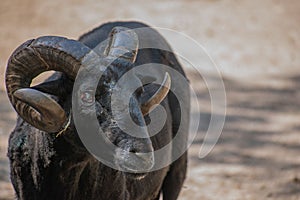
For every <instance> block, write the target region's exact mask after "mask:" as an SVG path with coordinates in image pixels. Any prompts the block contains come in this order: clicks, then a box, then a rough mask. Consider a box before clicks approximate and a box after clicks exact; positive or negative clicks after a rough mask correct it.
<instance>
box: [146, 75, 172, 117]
mask: <svg viewBox="0 0 300 200" xmlns="http://www.w3.org/2000/svg"><path fill="white" fill-rule="evenodd" d="M170 87H171V78H170V75H169V73H168V72H166V74H165V77H164V80H163V82H162V84H161V86H160V87H159V88H158V90H157V91H156V92H155V93H154V94H153V95H152V96H151V97H149V98H147V99H144V100H143V102H141V111H142V113H143V115H147V114H148V113H150V112H151V111H152V110H153V109H154V108H155V107H156V106H157V105H158V104H160V103H161V102H162V101H163V100H164V98H165V97H166V96H167V94H168V93H169V90H170Z"/></svg>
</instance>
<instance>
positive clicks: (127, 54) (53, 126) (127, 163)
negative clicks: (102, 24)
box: [6, 27, 171, 172]
mask: <svg viewBox="0 0 300 200" xmlns="http://www.w3.org/2000/svg"><path fill="white" fill-rule="evenodd" d="M100 49H103V52H101V55H98V54H96V53H95V52H94V51H93V50H91V49H90V48H89V47H87V46H85V45H84V44H82V43H81V42H79V41H76V40H69V39H66V38H63V37H56V36H45V37H39V38H37V39H33V40H29V41H27V42H25V43H23V44H22V45H21V46H19V47H18V48H17V49H16V50H15V51H14V53H13V54H12V55H11V57H10V59H9V61H8V66H7V71H6V87H7V93H8V97H9V100H10V102H11V104H12V105H13V107H14V108H15V110H16V111H17V113H18V114H19V116H20V117H21V118H23V119H24V120H25V121H26V122H28V123H29V124H31V125H32V126H34V127H35V128H37V129H40V130H42V131H46V132H49V133H57V132H59V131H60V130H61V129H62V128H63V127H64V126H65V124H66V123H67V121H68V116H67V114H66V110H64V109H63V108H62V106H61V104H60V103H59V102H57V101H56V100H55V99H53V98H52V97H51V96H50V95H49V94H47V93H45V92H43V91H44V90H45V91H51V90H54V88H56V89H58V88H64V87H66V85H67V84H66V85H64V83H62V82H61V80H56V81H52V82H51V81H50V82H46V83H42V84H41V86H39V87H31V82H32V80H33V78H35V77H36V76H38V75H39V74H41V73H42V72H45V71H49V70H54V71H60V72H63V74H64V75H66V76H67V77H69V79H70V80H72V81H74V80H75V79H76V77H77V75H78V74H79V72H80V70H86V71H88V72H89V73H93V72H99V71H100V72H101V74H102V76H101V77H100V78H99V77H94V76H88V77H80V78H79V81H78V82H77V83H78V87H76V91H73V94H75V97H76V98H75V99H76V101H74V102H75V107H76V109H77V111H78V112H79V113H80V115H83V116H84V117H89V116H96V118H97V121H98V123H99V125H100V126H101V128H102V130H103V132H104V134H105V137H107V138H108V139H109V141H110V142H111V143H113V144H114V145H116V146H117V147H119V149H121V151H118V152H116V162H117V163H118V164H119V165H120V167H121V168H123V169H125V170H129V171H132V172H136V171H138V169H146V170H149V169H151V168H152V167H153V165H154V157H153V146H152V143H151V140H150V137H149V134H148V132H147V129H146V128H144V129H139V130H141V131H140V133H139V134H140V135H141V137H139V138H137V137H134V136H131V135H130V134H128V132H130V130H127V131H128V132H127V131H124V130H123V129H121V128H120V126H119V125H118V124H117V123H116V121H118V122H121V123H122V120H123V119H122V116H123V115H122V109H123V108H125V107H128V108H129V109H128V111H129V114H130V116H131V119H132V121H134V123H135V124H137V125H138V126H140V127H144V126H145V124H146V123H145V120H144V116H145V115H147V114H148V113H149V112H150V111H151V110H152V109H153V108H154V107H155V106H156V105H158V104H159V103H160V102H161V101H162V100H163V99H164V98H165V97H166V95H167V94H168V91H169V88H170V83H171V80H170V76H169V75H168V74H167V73H166V74H165V78H164V80H163V82H162V84H161V86H160V87H158V88H156V90H155V91H153V88H151V89H147V87H143V83H142V82H143V80H142V79H143V77H140V76H138V75H136V74H134V71H133V70H132V69H133V67H134V63H135V60H136V56H137V53H138V36H137V35H136V33H135V32H134V31H133V30H128V29H125V28H122V27H116V28H114V29H113V30H112V31H111V34H110V37H109V40H108V41H107V42H104V43H103V45H102V47H101V48H100ZM129 71H131V72H132V73H133V74H132V76H130V77H131V80H130V81H129V83H128V84H131V83H133V84H135V83H137V84H138V85H141V86H142V87H140V88H138V89H137V90H136V91H135V92H134V93H133V94H132V95H131V98H130V101H129V103H128V102H124V101H123V100H122V98H116V99H112V95H113V89H114V91H118V90H119V91H120V92H121V93H122V91H123V92H125V93H126V91H127V90H126V88H127V87H128V86H126V85H121V86H116V83H117V82H118V80H119V79H120V78H121V77H122V76H123V75H124V74H125V73H127V72H129ZM81 74H84V73H81ZM82 76H84V75H82ZM72 83H74V82H72ZM95 84H96V86H95ZM118 87H119V88H118ZM45 88H46V89H45ZM62 91H64V90H63V89H62ZM53 94H56V93H55V91H53ZM69 95H71V94H69ZM121 96H122V95H121ZM59 98H60V97H59V96H58V99H59ZM113 106H117V107H118V109H117V110H118V112H117V113H116V114H114V113H113V109H114V108H113ZM72 109H75V108H74V106H73V107H72ZM116 117H117V118H118V119H115V118H116ZM123 123H126V121H123ZM126 132H127V133H126ZM87 134H88V133H87ZM149 152H150V154H149ZM151 152H152V153H151Z"/></svg>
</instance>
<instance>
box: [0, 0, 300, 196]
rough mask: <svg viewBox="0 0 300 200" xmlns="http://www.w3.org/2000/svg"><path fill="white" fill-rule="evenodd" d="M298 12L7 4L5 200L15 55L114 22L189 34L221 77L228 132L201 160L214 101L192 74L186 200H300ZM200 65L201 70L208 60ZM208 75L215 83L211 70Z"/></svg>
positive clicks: (260, 7)
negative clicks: (192, 133)
mask: <svg viewBox="0 0 300 200" xmlns="http://www.w3.org/2000/svg"><path fill="white" fill-rule="evenodd" d="M299 10H300V1H298V0H285V1H280V0H272V1H271V0H264V1H259V0H252V1H238V0H227V1H225V0H201V1H200V0H199V1H197V0H185V1H184V0H181V1H164V0H160V1H138V0H135V1H121V0H120V1H115V0H111V1H105V2H103V1H99V0H98V1H97V0H86V1H79V0H68V1H58V0H52V1H38V0H2V1H1V3H0V67H1V69H0V70H1V76H0V79H1V84H0V85H1V86H0V100H1V106H0V112H1V114H0V199H13V198H14V195H13V191H12V187H11V185H10V183H9V169H8V160H7V158H6V149H7V140H8V135H9V133H10V131H11V130H12V128H13V126H14V123H15V113H14V111H13V110H12V108H11V106H10V105H9V103H8V101H7V97H6V94H5V90H4V88H5V87H4V79H3V77H4V74H5V67H6V62H7V60H8V57H9V55H10V54H11V53H12V51H13V50H14V49H15V48H16V47H17V46H18V45H20V44H21V43H23V42H24V41H26V40H28V39H31V38H35V37H38V36H41V35H60V36H65V37H68V38H75V39H76V38H78V36H79V35H81V34H83V33H85V32H87V31H88V30H90V29H92V28H94V27H96V26H97V25H100V24H102V23H104V22H107V21H113V20H138V21H143V22H146V23H148V24H149V25H152V26H157V27H164V28H170V29H174V30H177V31H180V32H183V33H185V34H187V35H189V36H190V37H192V38H194V39H195V40H196V41H197V42H198V43H200V44H201V45H202V46H203V47H204V48H205V49H206V50H207V52H208V53H209V55H210V56H211V57H212V58H213V60H214V61H215V62H216V64H217V65H218V67H219V70H220V71H221V73H222V75H223V78H224V83H225V86H226V93H227V104H228V107H227V118H226V124H225V127H224V130H223V133H222V136H221V138H220V140H219V142H218V144H217V146H216V147H215V148H214V150H213V152H212V153H211V154H209V156H208V157H206V158H204V159H201V160H200V159H199V158H198V152H199V150H200V145H201V143H202V141H203V134H204V132H205V130H206V129H207V124H208V123H209V119H210V116H211V113H210V109H209V105H210V99H209V94H208V92H207V88H206V87H205V84H204V82H203V81H202V80H200V79H199V78H198V77H196V76H195V75H194V74H193V73H192V72H190V71H189V70H187V71H188V74H189V78H190V79H191V82H192V84H193V85H192V86H193V88H195V89H196V91H197V95H198V97H199V99H200V102H201V106H202V107H201V108H202V110H201V111H202V112H201V127H200V128H199V135H198V136H197V138H196V140H195V143H194V144H193V146H192V147H191V148H190V165H189V174H188V179H187V181H186V183H185V187H184V189H183V191H182V194H181V196H180V199H189V200H191V199H193V200H194V199H195V200H197V199H295V200H296V199H300V180H299V179H300V157H299V152H300V140H299V139H300V136H299V131H300V123H299V119H300V110H299V107H300V101H299V100H300V72H299V69H300V68H299V67H300V56H299V52H300V12H299ZM186 51H193V49H186ZM195 60H198V61H199V63H198V64H199V65H201V58H200V57H199V58H197V57H195ZM204 71H207V72H208V73H210V74H211V77H212V78H213V77H214V74H213V73H211V71H210V69H209V68H203V72H204Z"/></svg>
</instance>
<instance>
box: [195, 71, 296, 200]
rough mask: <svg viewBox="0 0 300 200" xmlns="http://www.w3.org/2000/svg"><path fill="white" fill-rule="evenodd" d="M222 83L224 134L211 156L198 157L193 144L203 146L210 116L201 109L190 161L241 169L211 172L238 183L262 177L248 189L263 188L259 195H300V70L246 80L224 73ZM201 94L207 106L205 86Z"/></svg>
mask: <svg viewBox="0 0 300 200" xmlns="http://www.w3.org/2000/svg"><path fill="white" fill-rule="evenodd" d="M274 80H276V81H275V82H274ZM272 81H273V82H272ZM224 84H225V87H226V95H227V115H226V123H225V126H224V129H223V132H222V135H221V137H220V138H219V141H218V143H217V145H216V146H215V148H214V149H213V151H212V152H211V153H210V154H209V156H207V157H205V158H204V159H201V160H200V159H199V157H198V151H194V150H193V148H195V147H196V146H198V147H197V148H196V149H198V150H199V149H200V145H202V144H203V141H204V134H205V132H206V131H207V129H208V124H209V122H210V119H211V112H210V111H209V109H205V108H204V109H202V110H204V111H202V112H201V114H200V116H201V117H200V119H201V120H200V127H199V130H198V132H199V134H198V135H197V137H196V139H195V141H194V143H193V148H192V150H191V153H190V160H191V163H192V164H193V165H195V166H201V165H205V166H206V167H207V168H210V167H214V166H217V165H218V166H222V167H224V170H225V171H226V170H227V171H230V168H231V169H232V168H234V167H238V168H239V169H243V170H239V172H237V173H234V172H233V173H231V172H230V173H229V174H230V175H228V174H227V175H226V173H225V176H223V177H222V174H218V173H215V174H214V173H213V174H212V176H211V178H213V176H214V175H215V176H216V177H219V178H222V179H224V180H226V179H227V181H229V180H230V179H231V181H233V182H234V181H236V182H240V183H239V184H240V185H243V184H244V185H245V184H246V183H243V182H247V181H252V183H253V184H255V183H259V184H260V186H259V187H257V188H255V187H254V186H253V187H254V188H253V191H251V190H249V191H248V193H251V192H258V193H261V195H263V196H262V198H261V199H265V198H271V199H297V198H300V181H299V173H300V171H299V169H300V160H299V159H300V158H299V152H300V141H299V132H300V126H299V124H300V123H299V119H300V110H299V108H300V101H299V100H300V75H293V76H289V77H272V78H266V80H265V81H264V82H260V83H255V80H253V82H249V83H248V84H246V83H245V82H240V81H237V80H231V79H226V78H225V79H224ZM197 95H198V98H199V99H200V101H201V102H202V103H203V102H204V104H203V105H204V107H206V106H208V107H209V106H210V103H209V101H210V98H209V94H208V92H207V89H205V88H204V89H203V88H202V90H199V91H197ZM207 110H208V111H207ZM222 167H221V168H222ZM204 173H205V172H204ZM223 175H224V174H223ZM200 176H201V173H200ZM248 184H249V183H248ZM224 187H226V186H224ZM241 188H242V186H239V189H241ZM232 189H233V188H232ZM256 189H257V190H259V191H255V190H256ZM203 190H205V188H203ZM233 190H234V189H233ZM241 190H242V189H241ZM208 199H209V198H208Z"/></svg>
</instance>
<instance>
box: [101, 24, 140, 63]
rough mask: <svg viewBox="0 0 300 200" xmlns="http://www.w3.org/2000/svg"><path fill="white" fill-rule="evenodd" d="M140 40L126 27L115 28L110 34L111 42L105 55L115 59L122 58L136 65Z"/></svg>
mask: <svg viewBox="0 0 300 200" xmlns="http://www.w3.org/2000/svg"><path fill="white" fill-rule="evenodd" d="M138 45H139V40H138V36H137V34H136V33H135V32H134V31H133V30H132V29H128V28H125V27H115V28H113V29H112V31H111V33H110V40H109V43H108V46H107V48H106V51H105V54H106V55H107V56H111V57H113V58H122V59H125V60H127V61H129V62H131V63H134V61H135V59H136V56H137V51H138Z"/></svg>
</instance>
